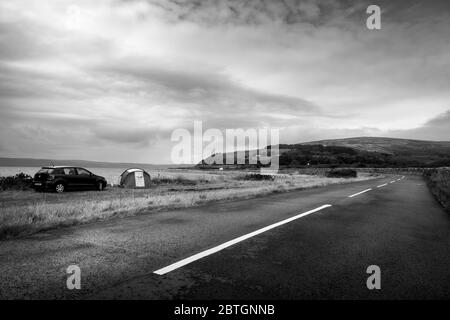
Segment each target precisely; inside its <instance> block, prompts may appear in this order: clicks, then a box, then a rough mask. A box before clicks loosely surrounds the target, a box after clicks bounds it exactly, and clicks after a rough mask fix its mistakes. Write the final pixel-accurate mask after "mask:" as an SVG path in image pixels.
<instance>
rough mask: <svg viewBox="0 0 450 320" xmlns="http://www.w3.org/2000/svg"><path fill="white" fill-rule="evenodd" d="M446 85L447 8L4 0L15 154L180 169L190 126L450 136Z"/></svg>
mask: <svg viewBox="0 0 450 320" xmlns="http://www.w3.org/2000/svg"><path fill="white" fill-rule="evenodd" d="M369 4H378V5H379V6H380V7H381V9H382V14H381V19H382V29H381V30H368V29H367V28H366V18H367V17H368V15H367V14H366V8H367V6H368V5H369ZM449 89H450V1H373V2H372V1H368V2H365V1H348V0H346V1H335V0H314V1H294V0H293V1H287V0H286V1H274V0H270V1H262V0H258V1H257V0H255V1H242V0H236V1H231V0H230V1H226V0H220V1H183V0H177V1H168V0H147V1H144V0H135V1H133V0H130V1H118V0H105V1H75V0H68V1H64V0H59V1H56V0H54V1H50V0H46V1H43V0H39V1H37V0H36V1H33V0H26V1H22V0H2V1H1V2H0V156H3V157H35V158H38V157H45V158H57V159H86V160H104V161H132V162H147V163H169V162H170V150H171V148H172V146H173V143H171V142H170V134H171V132H172V130H173V129H175V128H188V129H189V128H191V127H192V125H193V121H194V120H202V121H203V123H204V127H206V128H219V129H224V128H262V127H273V128H280V129H281V133H280V139H281V142H286V143H296V142H303V141H311V140H317V139H325V138H326V139H332V138H342V137H353V136H391V137H402V138H414V139H428V140H450V139H449V137H450V111H449V110H450V90H449Z"/></svg>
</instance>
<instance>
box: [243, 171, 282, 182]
mask: <svg viewBox="0 0 450 320" xmlns="http://www.w3.org/2000/svg"><path fill="white" fill-rule="evenodd" d="M238 179H239V180H251V181H273V180H274V177H273V176H271V175H268V174H259V173H250V174H246V175H244V176H239V177H238Z"/></svg>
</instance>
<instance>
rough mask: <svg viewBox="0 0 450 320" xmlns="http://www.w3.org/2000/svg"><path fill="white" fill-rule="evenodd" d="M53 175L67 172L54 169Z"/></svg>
mask: <svg viewBox="0 0 450 320" xmlns="http://www.w3.org/2000/svg"><path fill="white" fill-rule="evenodd" d="M53 174H55V175H56V174H65V172H64V170H63V169H54V170H53Z"/></svg>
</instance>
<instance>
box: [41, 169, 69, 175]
mask: <svg viewBox="0 0 450 320" xmlns="http://www.w3.org/2000/svg"><path fill="white" fill-rule="evenodd" d="M38 173H47V174H64V170H63V169H59V168H58V169H51V168H42V169H40V170H39V171H38Z"/></svg>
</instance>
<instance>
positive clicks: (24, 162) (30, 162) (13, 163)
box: [0, 158, 180, 169]
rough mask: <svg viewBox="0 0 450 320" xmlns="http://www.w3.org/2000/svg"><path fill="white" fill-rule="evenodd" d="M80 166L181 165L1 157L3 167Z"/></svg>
mask: <svg viewBox="0 0 450 320" xmlns="http://www.w3.org/2000/svg"><path fill="white" fill-rule="evenodd" d="M51 165H55V166H62V165H68V166H78V167H90V168H124V169H127V168H132V167H139V168H143V169H155V168H175V167H180V165H169V164H148V163H128V162H100V161H88V160H54V159H32V158H0V166H1V167H42V166H51Z"/></svg>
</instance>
